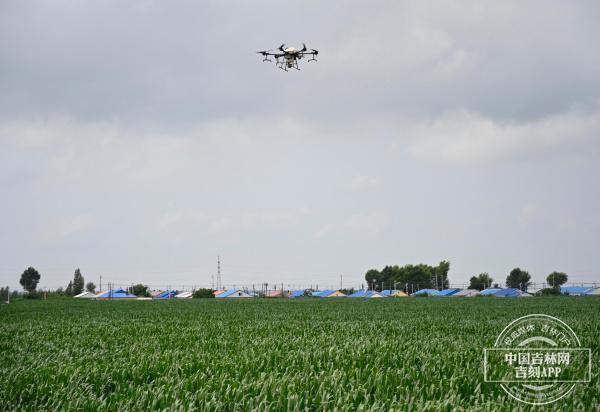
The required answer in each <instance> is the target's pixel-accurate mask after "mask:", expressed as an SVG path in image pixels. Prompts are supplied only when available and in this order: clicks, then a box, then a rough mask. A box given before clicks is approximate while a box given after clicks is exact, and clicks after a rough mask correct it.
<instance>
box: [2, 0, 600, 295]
mask: <svg viewBox="0 0 600 412" xmlns="http://www.w3.org/2000/svg"><path fill="white" fill-rule="evenodd" d="M599 18H600V5H599V3H598V2H597V1H571V0H568V1H567V0H565V1H553V2H547V1H502V2H498V1H489V2H486V1H432V2H429V1H422V0H418V1H370V2H358V1H327V2H322V1H300V2H293V1H289V2H280V1H252V2H248V1H238V2H230V1H202V2H196V1H168V2H164V1H128V2H123V1H102V2H98V1H77V2H74V1H24V0H14V1H13V0H5V1H2V2H0V91H1V92H0V198H1V199H2V200H1V201H0V216H1V218H0V250H1V251H2V252H1V254H0V256H1V259H0V284H8V285H12V286H13V287H16V286H18V279H19V275H20V273H21V272H22V271H23V270H24V269H25V268H26V267H28V266H30V265H31V266H34V267H36V268H37V269H38V270H39V271H40V272H41V274H42V282H41V285H42V286H47V287H56V286H61V285H62V286H64V285H66V284H67V283H68V281H69V279H70V278H71V277H72V274H73V270H74V269H75V268H76V267H80V268H81V269H82V272H83V274H84V276H85V277H86V280H93V281H95V282H96V283H98V279H99V276H100V275H102V276H103V279H104V282H106V281H107V280H110V281H113V282H115V283H123V284H129V283H131V282H144V283H147V284H150V285H210V284H211V275H212V274H214V273H215V271H216V260H217V256H218V255H220V256H221V259H222V273H223V282H224V283H225V284H227V285H232V284H236V285H240V284H252V283H256V284H258V283H260V282H269V283H274V282H277V283H282V282H283V283H285V284H286V285H287V284H290V285H306V286H308V285H310V284H313V285H315V284H319V285H322V286H329V285H331V286H333V285H339V276H340V275H343V276H344V277H343V279H344V284H345V285H347V286H349V285H354V286H358V285H359V284H360V283H361V281H363V279H364V278H363V276H364V272H365V271H366V270H368V269H370V268H381V267H382V266H384V265H386V264H400V265H402V264H407V263H421V262H423V263H429V264H437V262H439V261H440V260H444V259H446V260H450V262H451V271H450V277H451V281H452V282H454V283H457V284H458V283H462V282H467V281H468V278H469V277H471V276H472V275H474V274H477V273H480V272H483V271H486V272H489V273H490V274H491V275H492V277H494V278H495V279H497V280H504V279H505V278H506V275H507V273H508V272H509V271H510V269H512V268H513V267H516V266H519V267H521V268H524V269H527V270H529V271H530V273H531V274H532V276H533V278H534V280H536V281H538V282H541V281H542V280H543V279H544V278H545V276H546V275H547V274H548V273H549V272H550V271H552V270H561V271H565V272H567V273H568V274H569V276H570V278H571V279H573V280H577V281H580V282H584V281H587V282H593V281H597V282H600V270H599V268H600V254H599V253H598V251H599V250H600V214H599V213H598V211H599V210H600V190H599V183H598V179H599V177H598V176H600V163H599V160H600V140H599V139H600V76H599V75H598V73H600V46H598V39H599V38H600V25H598V20H599ZM284 42H285V43H287V44H289V45H295V46H301V43H302V42H306V43H307V45H308V46H309V47H313V48H316V49H318V50H319V51H320V54H319V62H317V63H314V62H311V63H308V62H306V61H303V62H301V68H302V70H301V71H292V72H287V73H286V72H284V71H282V70H279V69H277V68H276V67H274V65H273V64H272V63H271V64H269V63H263V62H261V59H260V56H258V55H257V54H255V51H256V50H262V49H265V48H267V49H268V48H275V47H277V46H278V45H279V44H281V43H284Z"/></svg>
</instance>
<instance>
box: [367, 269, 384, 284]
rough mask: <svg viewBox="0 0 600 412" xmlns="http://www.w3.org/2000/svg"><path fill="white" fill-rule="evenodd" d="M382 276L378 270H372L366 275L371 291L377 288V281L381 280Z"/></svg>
mask: <svg viewBox="0 0 600 412" xmlns="http://www.w3.org/2000/svg"><path fill="white" fill-rule="evenodd" d="M380 275H381V273H379V271H378V270H377V269H371V270H368V271H367V273H365V280H366V281H367V287H368V288H369V289H372V288H374V287H375V284H377V279H379V277H380Z"/></svg>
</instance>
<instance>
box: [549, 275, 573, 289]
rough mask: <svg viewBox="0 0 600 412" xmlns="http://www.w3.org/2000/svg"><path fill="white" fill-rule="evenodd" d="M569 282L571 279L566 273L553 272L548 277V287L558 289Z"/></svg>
mask: <svg viewBox="0 0 600 412" xmlns="http://www.w3.org/2000/svg"><path fill="white" fill-rule="evenodd" d="M567 280H569V277H568V276H567V274H566V273H564V272H552V273H550V274H549V275H548V276H547V277H546V282H548V285H549V286H550V287H553V288H558V289H560V287H561V286H562V285H564V284H565V283H567Z"/></svg>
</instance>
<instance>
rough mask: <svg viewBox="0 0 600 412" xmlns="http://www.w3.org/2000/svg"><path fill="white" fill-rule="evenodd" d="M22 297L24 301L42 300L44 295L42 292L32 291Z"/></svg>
mask: <svg viewBox="0 0 600 412" xmlns="http://www.w3.org/2000/svg"><path fill="white" fill-rule="evenodd" d="M23 297H24V298H25V299H42V298H43V297H44V294H43V292H38V291H33V292H28V293H26V294H25V295H23Z"/></svg>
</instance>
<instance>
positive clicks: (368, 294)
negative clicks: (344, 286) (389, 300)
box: [348, 290, 385, 299]
mask: <svg viewBox="0 0 600 412" xmlns="http://www.w3.org/2000/svg"><path fill="white" fill-rule="evenodd" d="M348 297H349V298H368V299H370V298H384V297H385V296H384V295H383V294H381V293H379V292H376V291H374V290H358V291H356V292H354V293H353V294H351V295H348Z"/></svg>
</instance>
